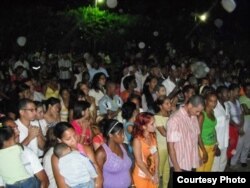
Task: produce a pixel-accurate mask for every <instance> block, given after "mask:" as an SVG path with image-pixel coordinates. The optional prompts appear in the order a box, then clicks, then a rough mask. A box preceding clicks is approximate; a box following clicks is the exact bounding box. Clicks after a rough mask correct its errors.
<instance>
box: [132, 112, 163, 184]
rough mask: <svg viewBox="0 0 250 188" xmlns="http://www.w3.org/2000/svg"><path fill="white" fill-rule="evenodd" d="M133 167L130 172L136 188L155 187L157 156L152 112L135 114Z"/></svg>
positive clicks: (156, 181)
mask: <svg viewBox="0 0 250 188" xmlns="http://www.w3.org/2000/svg"><path fill="white" fill-rule="evenodd" d="M132 134H133V137H134V140H133V151H134V156H135V168H134V170H133V173H132V177H133V181H134V185H135V187H136V188H157V187H158V183H159V176H158V165H159V157H158V151H157V143H156V138H155V119H154V116H153V114H151V113H148V112H142V113H140V114H138V115H137V116H136V120H135V125H134V129H133V132H132Z"/></svg>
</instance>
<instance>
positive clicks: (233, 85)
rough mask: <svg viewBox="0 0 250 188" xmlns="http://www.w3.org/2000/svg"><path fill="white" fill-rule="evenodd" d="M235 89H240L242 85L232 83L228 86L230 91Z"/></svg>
mask: <svg viewBox="0 0 250 188" xmlns="http://www.w3.org/2000/svg"><path fill="white" fill-rule="evenodd" d="M235 89H240V86H239V85H238V84H230V86H229V87H228V90H229V91H233V90H235Z"/></svg>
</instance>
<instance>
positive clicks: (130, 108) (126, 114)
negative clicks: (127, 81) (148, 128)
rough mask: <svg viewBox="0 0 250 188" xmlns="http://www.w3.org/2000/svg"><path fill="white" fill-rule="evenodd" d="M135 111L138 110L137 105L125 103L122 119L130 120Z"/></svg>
mask: <svg viewBox="0 0 250 188" xmlns="http://www.w3.org/2000/svg"><path fill="white" fill-rule="evenodd" d="M135 110H136V105H135V103H133V102H125V103H124V104H123V105H122V118H123V119H125V120H129V119H130V118H131V117H132V116H133V113H134V111H135Z"/></svg>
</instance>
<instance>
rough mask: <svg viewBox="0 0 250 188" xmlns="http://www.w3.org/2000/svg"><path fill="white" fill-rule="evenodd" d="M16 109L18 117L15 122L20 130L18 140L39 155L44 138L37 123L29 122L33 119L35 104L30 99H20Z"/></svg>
mask: <svg viewBox="0 0 250 188" xmlns="http://www.w3.org/2000/svg"><path fill="white" fill-rule="evenodd" d="M18 109H19V115H20V118H19V119H17V120H16V121H15V123H16V124H17V126H18V130H19V131H20V135H19V142H20V143H21V144H23V145H24V146H27V147H28V148H30V149H31V150H32V151H33V152H34V153H35V154H36V155H37V156H39V149H40V150H43V148H44V144H45V140H44V137H43V135H42V131H41V130H40V128H39V125H37V124H34V123H31V121H33V120H34V119H35V115H36V106H35V104H34V102H33V101H32V100H30V99H21V100H20V102H19V106H18Z"/></svg>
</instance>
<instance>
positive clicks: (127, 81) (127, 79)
mask: <svg viewBox="0 0 250 188" xmlns="http://www.w3.org/2000/svg"><path fill="white" fill-rule="evenodd" d="M133 80H135V76H133V75H130V76H127V77H125V78H124V80H123V86H124V88H125V89H126V90H128V89H129V85H130V83H131V82H132V81H133Z"/></svg>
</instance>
